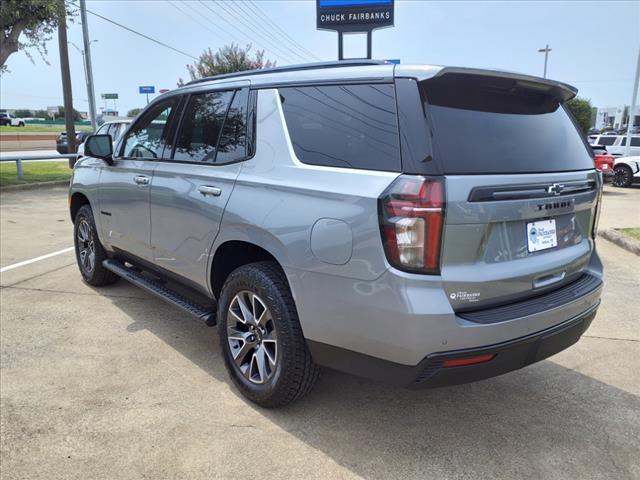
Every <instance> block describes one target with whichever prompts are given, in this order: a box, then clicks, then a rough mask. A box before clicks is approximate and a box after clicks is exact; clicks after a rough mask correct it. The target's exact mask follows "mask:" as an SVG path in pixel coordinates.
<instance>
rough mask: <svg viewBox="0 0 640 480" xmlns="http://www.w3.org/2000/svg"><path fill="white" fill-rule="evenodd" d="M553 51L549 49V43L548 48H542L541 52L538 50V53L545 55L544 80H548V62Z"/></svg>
mask: <svg viewBox="0 0 640 480" xmlns="http://www.w3.org/2000/svg"><path fill="white" fill-rule="evenodd" d="M550 51H551V49H550V48H549V44H548V43H547V46H546V47H544V48H541V49H540V50H538V52H540V53H544V75H543V77H544V78H547V61H548V60H549V52H550Z"/></svg>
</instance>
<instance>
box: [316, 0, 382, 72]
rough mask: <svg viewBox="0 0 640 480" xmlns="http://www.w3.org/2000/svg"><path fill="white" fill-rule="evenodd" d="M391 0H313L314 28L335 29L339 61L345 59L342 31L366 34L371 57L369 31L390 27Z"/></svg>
mask: <svg viewBox="0 0 640 480" xmlns="http://www.w3.org/2000/svg"><path fill="white" fill-rule="evenodd" d="M393 3H394V0H316V28H318V30H334V31H336V32H338V60H343V59H344V42H343V35H344V34H345V33H366V34H367V58H371V50H372V47H371V44H372V39H371V37H372V32H373V31H374V30H375V29H376V28H384V27H392V26H393Z"/></svg>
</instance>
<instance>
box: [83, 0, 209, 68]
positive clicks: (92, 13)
mask: <svg viewBox="0 0 640 480" xmlns="http://www.w3.org/2000/svg"><path fill="white" fill-rule="evenodd" d="M74 5H75V4H74ZM87 12H89V13H90V14H91V15H94V16H96V17H98V18H101V19H102V20H104V21H105V22H109V23H112V24H114V25H116V26H118V27H120V28H122V29H124V30H127V31H128V32H131V33H133V34H135V35H138V36H140V37H142V38H146V39H147V40H150V41H152V42H154V43H157V44H158V45H162V46H163V47H165V48H168V49H170V50H173V51H174V52H177V53H179V54H181V55H184V56H185V57H189V58H192V59H193V60H198V58H197V57H194V56H193V55H189V54H188V53H185V52H183V51H182V50H178V49H177V48H174V47H172V46H171V45H167V44H166V43H164V42H161V41H160V40H156V39H155V38H151V37H150V36H148V35H145V34H144V33H140V32H138V31H136V30H134V29H132V28H129V27H127V26H125V25H122V24H121V23H118V22H116V21H115V20H111V19H110V18H107V17H103V16H102V15H100V14H99V13H96V12H92V11H91V10H89V9H87Z"/></svg>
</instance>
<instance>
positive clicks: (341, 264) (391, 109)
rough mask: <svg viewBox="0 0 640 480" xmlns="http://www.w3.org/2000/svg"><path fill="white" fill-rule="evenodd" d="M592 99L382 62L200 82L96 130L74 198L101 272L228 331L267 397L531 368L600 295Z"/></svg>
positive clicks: (429, 383)
mask: <svg viewBox="0 0 640 480" xmlns="http://www.w3.org/2000/svg"><path fill="white" fill-rule="evenodd" d="M576 93H577V90H576V89H575V88H573V87H571V86H569V85H566V84H563V83H559V82H554V81H551V80H549V79H543V78H538V77H532V76H528V75H519V74H514V73H509V72H497V71H489V70H476V69H471V68H455V67H450V68H448V67H436V66H412V65H390V64H385V63H383V62H376V61H370V60H357V61H353V62H337V63H327V64H314V65H303V66H297V67H280V68H274V69H264V70H255V71H249V72H239V73H233V74H228V75H220V76H219V77H213V78H204V79H201V80H196V81H194V82H191V83H190V84H187V85H186V86H184V87H181V88H177V89H175V90H172V91H171V92H169V93H167V94H164V95H162V96H160V97H158V98H156V99H154V100H153V101H152V102H151V103H150V104H149V105H148V106H147V107H146V108H145V109H144V110H143V111H142V112H141V113H140V115H138V117H137V118H136V119H135V120H134V123H133V124H132V125H131V126H130V127H129V128H127V129H126V133H125V134H124V136H122V137H121V138H120V140H119V141H116V146H115V149H114V148H113V139H112V138H111V137H110V135H94V136H91V137H89V139H88V140H87V143H86V145H85V153H86V154H87V155H86V156H85V157H83V158H81V159H80V160H78V162H77V164H76V166H75V168H74V170H73V177H72V180H71V188H70V190H69V196H70V197H69V200H70V202H69V207H70V212H69V213H70V217H71V219H72V221H73V223H74V241H75V249H76V259H77V263H78V268H79V270H80V274H81V275H82V278H83V279H84V280H85V281H86V282H87V283H89V284H90V285H93V286H100V285H107V284H110V283H113V282H115V281H116V280H117V279H118V278H119V277H123V278H125V279H126V280H128V281H131V282H133V283H134V284H135V285H138V286H140V287H142V288H144V289H146V290H147V291H149V292H152V293H154V294H156V295H158V296H159V297H161V298H162V299H164V300H166V301H167V302H169V303H170V304H172V305H173V306H175V307H178V308H181V309H182V310H183V311H184V313H185V315H188V314H190V315H194V316H196V317H198V318H199V319H201V320H203V321H205V322H207V324H209V325H214V324H215V323H216V322H217V324H218V334H219V335H218V341H219V342H220V350H219V351H220V356H221V357H223V358H224V361H225V364H226V366H227V369H228V371H229V374H230V376H231V378H232V379H233V381H234V383H235V384H236V386H237V387H238V389H239V390H240V391H241V392H242V393H243V394H244V395H245V396H246V397H248V398H249V399H250V400H252V401H254V402H256V403H258V404H260V405H262V406H265V407H276V406H282V405H285V404H287V403H290V402H292V401H294V400H296V399H297V398H300V397H301V396H303V395H305V394H306V393H308V392H309V391H310V390H311V388H312V387H313V384H314V383H315V381H316V379H317V376H318V366H326V367H330V368H335V369H339V370H343V371H346V372H349V373H353V374H358V375H362V376H365V377H372V378H378V379H381V380H386V381H389V382H391V383H396V384H399V385H404V386H407V387H409V388H426V387H438V386H443V385H450V384H457V383H464V382H469V381H474V380H480V379H484V378H488V377H492V376H495V375H500V374H503V373H506V372H509V371H512V370H516V369H518V368H521V367H524V366H526V365H529V364H531V363H533V362H536V361H540V360H543V359H545V358H547V357H549V356H551V355H553V354H555V353H557V352H560V351H562V350H564V349H566V348H568V347H569V346H571V345H572V344H573V343H575V342H577V341H578V340H579V338H580V337H581V335H582V334H583V333H584V332H585V330H586V329H587V328H588V327H589V324H590V323H591V321H592V320H593V318H594V317H595V315H596V311H597V309H598V306H599V304H600V294H601V290H602V285H603V281H602V277H603V272H602V262H601V261H600V259H599V258H598V253H597V250H596V248H595V243H596V241H597V236H596V233H597V223H598V220H597V213H598V212H599V208H598V204H599V199H600V196H601V191H602V185H601V176H600V175H599V174H598V172H597V171H596V170H595V168H594V164H593V159H592V153H591V152H590V151H589V149H588V148H587V146H586V145H585V143H584V140H583V135H582V133H581V132H579V131H578V129H577V128H576V125H575V123H574V122H573V120H572V118H571V116H570V114H569V113H568V111H567V109H565V108H564V105H565V104H566V102H567V101H568V100H570V99H571V98H574V97H575V95H576ZM487 138H499V139H500V142H487V141H486V139H487ZM541 138H544V142H545V148H544V149H541V148H539V146H540V145H539V143H540V139H541ZM479 145H482V147H481V148H479V147H478V146H479ZM514 152H517V154H514ZM548 373H553V372H548ZM523 380H524V381H526V379H523ZM512 383H513V382H512ZM459 392H461V391H460V390H456V391H451V393H450V395H452V396H455V395H459Z"/></svg>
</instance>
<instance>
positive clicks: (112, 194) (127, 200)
mask: <svg viewBox="0 0 640 480" xmlns="http://www.w3.org/2000/svg"><path fill="white" fill-rule="evenodd" d="M177 101H178V97H176V96H174V97H172V98H168V99H164V100H162V101H160V102H157V103H156V104H154V105H152V106H150V107H149V108H148V109H147V110H146V112H145V114H144V115H143V116H142V117H141V118H140V119H139V120H138V121H137V122H136V124H135V125H134V126H133V127H132V128H131V129H130V130H129V132H128V134H127V137H126V139H123V141H122V142H121V145H120V147H119V149H120V151H119V152H117V153H118V154H119V155H114V159H113V160H114V161H113V165H108V166H105V167H104V168H103V170H102V173H101V175H100V188H99V201H100V220H101V221H100V223H101V225H102V238H103V239H104V241H105V243H106V244H107V245H109V246H110V247H112V248H114V249H117V250H120V251H122V252H126V253H128V254H129V255H130V256H133V257H137V258H140V259H143V260H152V258H153V255H152V252H151V244H150V239H151V236H150V235H151V221H150V217H149V189H150V186H151V180H152V178H153V171H154V169H155V168H156V166H157V164H158V161H159V160H160V159H162V158H163V155H164V154H165V153H164V152H165V143H166V138H167V134H168V131H169V126H170V124H171V122H172V121H173V117H174V116H175V112H176V110H177Z"/></svg>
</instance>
